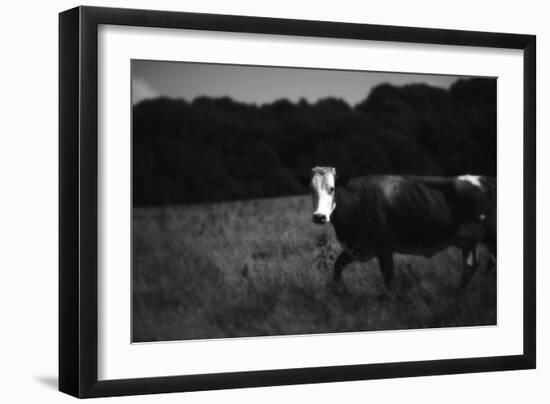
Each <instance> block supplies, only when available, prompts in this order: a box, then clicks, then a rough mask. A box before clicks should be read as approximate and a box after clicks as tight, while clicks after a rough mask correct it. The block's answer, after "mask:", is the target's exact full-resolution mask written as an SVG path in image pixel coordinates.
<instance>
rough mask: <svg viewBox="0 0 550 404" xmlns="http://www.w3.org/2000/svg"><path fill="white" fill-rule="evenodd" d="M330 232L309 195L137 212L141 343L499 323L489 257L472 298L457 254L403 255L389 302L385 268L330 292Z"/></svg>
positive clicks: (370, 267)
mask: <svg viewBox="0 0 550 404" xmlns="http://www.w3.org/2000/svg"><path fill="white" fill-rule="evenodd" d="M339 252H340V246H339V245H338V242H337V240H336V238H335V236H334V231H333V229H332V226H331V225H326V226H316V225H314V224H313V223H311V199H310V197H309V196H299V197H286V198H276V199H264V200H248V201H238V202H227V203H218V204H204V205H185V206H168V207H154V208H134V209H133V262H132V279H133V285H132V287H133V291H132V300H133V301H132V316H133V330H132V331H133V341H134V342H145V341H167V340H184V339H202V338H228V337H244V336H263V335H288V334H310V333H313V334H317V333H328V332H348V331H370V330H396V329H410V328H428V327H430V328H431V327H451V326H480V325H492V324H496V315H497V313H496V312H497V308H496V306H497V304H496V295H497V291H496V276H497V274H496V271H495V270H491V271H486V261H487V254H486V253H485V251H484V250H483V249H482V250H481V265H480V268H479V270H478V271H477V273H476V274H475V276H474V277H473V279H472V281H471V282H470V284H469V286H468V288H467V289H466V291H465V292H464V293H458V292H457V286H458V284H459V281H460V275H461V271H462V258H461V254H460V252H459V250H457V249H455V248H450V249H448V250H446V251H444V252H442V253H440V254H438V255H436V256H434V257H433V258H430V259H425V258H419V257H410V256H404V255H395V279H394V284H393V288H392V291H391V293H386V290H385V287H384V283H383V280H382V276H381V274H380V271H379V270H378V262H377V260H376V259H374V260H372V261H370V262H369V263H367V264H358V263H353V264H351V265H349V266H348V267H347V268H346V269H345V271H344V273H343V287H342V288H338V289H335V288H334V287H333V284H332V282H331V281H332V265H333V263H334V260H335V259H336V257H337V256H338V254H339Z"/></svg>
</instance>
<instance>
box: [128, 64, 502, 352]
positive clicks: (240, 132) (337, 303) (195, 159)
mask: <svg viewBox="0 0 550 404" xmlns="http://www.w3.org/2000/svg"><path fill="white" fill-rule="evenodd" d="M131 72H132V73H131V80H132V200H133V202H132V341H133V342H152V341H177V340H197V339H217V338H234V337H260V336H280V335H301V334H324V333H342V332H367V331H388V330H406V329H422V328H443V327H471V326H494V325H496V324H497V282H496V280H497V276H498V271H497V268H498V266H497V262H496V252H497V251H496V248H497V232H496V230H497V229H496V227H497V225H496V222H497V220H496V213H497V206H496V194H497V189H496V176H497V144H496V139H497V127H496V118H497V79H496V78H492V77H467V76H450V75H430V74H410V73H393V72H392V73H387V72H370V71H347V70H329V69H314V68H294V67H271V66H248V65H227V64H208V63H190V62H175V61H157V60H132V62H131Z"/></svg>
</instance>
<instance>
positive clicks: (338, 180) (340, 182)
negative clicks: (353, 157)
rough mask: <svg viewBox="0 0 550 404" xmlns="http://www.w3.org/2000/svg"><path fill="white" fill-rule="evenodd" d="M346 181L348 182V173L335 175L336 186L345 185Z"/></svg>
mask: <svg viewBox="0 0 550 404" xmlns="http://www.w3.org/2000/svg"><path fill="white" fill-rule="evenodd" d="M348 182H349V175H347V174H343V175H337V176H336V186H337V187H345V186H346V185H348Z"/></svg>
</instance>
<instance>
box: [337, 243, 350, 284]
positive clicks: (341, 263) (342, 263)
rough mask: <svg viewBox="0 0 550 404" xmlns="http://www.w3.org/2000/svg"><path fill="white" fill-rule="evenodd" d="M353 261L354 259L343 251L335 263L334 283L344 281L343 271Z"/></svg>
mask: <svg viewBox="0 0 550 404" xmlns="http://www.w3.org/2000/svg"><path fill="white" fill-rule="evenodd" d="M352 261H353V258H351V256H350V255H349V254H348V253H347V252H345V251H342V252H341V253H340V255H339V256H338V258H336V261H335V262H334V276H333V279H334V282H336V283H338V282H340V279H342V271H343V270H344V268H345V267H346V266H347V265H348V264H350V263H351V262H352Z"/></svg>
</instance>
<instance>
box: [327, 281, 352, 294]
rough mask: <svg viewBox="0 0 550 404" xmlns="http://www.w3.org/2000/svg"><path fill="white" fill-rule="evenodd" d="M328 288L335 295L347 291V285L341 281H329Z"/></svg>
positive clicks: (346, 292)
mask: <svg viewBox="0 0 550 404" xmlns="http://www.w3.org/2000/svg"><path fill="white" fill-rule="evenodd" d="M329 287H330V290H331V291H332V293H334V294H335V295H337V296H343V295H346V294H348V293H349V290H348V287H347V286H346V285H345V284H344V283H343V282H341V281H332V282H330V285H329Z"/></svg>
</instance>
